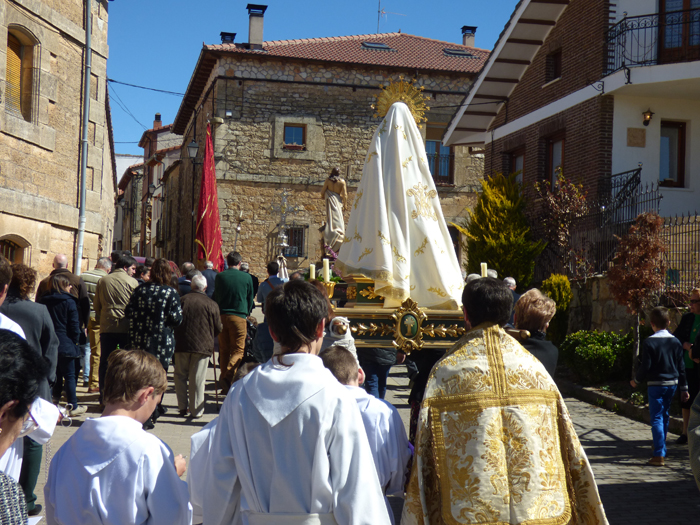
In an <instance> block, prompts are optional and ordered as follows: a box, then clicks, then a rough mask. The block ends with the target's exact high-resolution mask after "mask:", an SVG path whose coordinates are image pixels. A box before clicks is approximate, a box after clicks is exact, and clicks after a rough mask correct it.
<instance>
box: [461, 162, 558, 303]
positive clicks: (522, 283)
mask: <svg viewBox="0 0 700 525" xmlns="http://www.w3.org/2000/svg"><path fill="white" fill-rule="evenodd" d="M481 186H482V189H483V191H482V193H481V194H480V195H479V199H478V200H477V203H476V206H475V207H474V210H473V211H470V212H468V213H469V215H468V217H467V219H465V221H464V222H463V224H462V226H457V225H454V226H456V227H457V228H458V229H459V230H460V231H461V232H462V233H463V234H464V235H465V236H466V238H467V241H466V243H465V244H466V246H465V248H466V250H467V255H468V262H467V265H466V269H467V272H468V273H480V263H482V262H485V263H488V265H489V268H493V269H494V270H496V271H497V272H498V275H499V276H502V277H508V276H510V277H513V278H514V279H515V280H516V282H517V283H518V288H519V289H525V288H526V287H527V286H528V285H529V284H530V282H531V281H532V276H533V274H534V269H535V259H536V258H537V256H538V255H539V254H540V253H542V250H544V248H545V246H546V243H545V242H544V241H533V240H532V234H531V230H530V226H529V224H528V222H527V218H526V217H525V213H524V211H525V199H524V197H523V195H522V189H521V185H520V184H519V183H518V182H517V181H516V180H515V174H511V175H501V174H496V175H493V176H491V177H489V178H488V179H487V180H484V181H482V182H481Z"/></svg>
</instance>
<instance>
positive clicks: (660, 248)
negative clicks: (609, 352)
mask: <svg viewBox="0 0 700 525" xmlns="http://www.w3.org/2000/svg"><path fill="white" fill-rule="evenodd" d="M663 225H664V220H663V219H662V218H661V217H659V215H658V214H656V213H653V212H646V213H642V214H641V215H639V216H638V217H637V218H636V219H635V221H634V224H633V225H632V226H631V227H630V229H629V231H628V232H627V234H626V235H624V236H623V237H621V238H620V237H618V239H619V241H620V243H619V244H618V246H617V251H616V252H615V258H614V259H613V264H614V266H613V267H612V268H611V269H610V270H609V271H608V279H609V281H610V293H611V294H612V296H613V297H614V298H615V300H616V301H617V302H618V304H621V305H624V306H626V307H627V311H628V312H629V313H631V314H633V315H634V316H635V325H634V356H633V359H632V363H633V365H632V367H633V368H634V367H635V366H636V363H637V356H638V355H639V317H640V314H641V313H642V311H643V309H644V308H645V307H647V306H649V305H651V303H652V302H653V301H654V299H655V298H656V296H657V293H658V292H660V291H661V289H662V288H663V285H664V277H665V275H666V264H665V260H664V253H665V252H666V244H665V243H664V240H663V237H662V235H661V234H662V229H663ZM633 372H634V370H633Z"/></svg>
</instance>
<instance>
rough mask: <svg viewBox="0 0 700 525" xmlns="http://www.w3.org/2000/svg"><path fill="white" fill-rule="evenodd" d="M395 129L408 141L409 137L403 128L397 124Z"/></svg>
mask: <svg viewBox="0 0 700 525" xmlns="http://www.w3.org/2000/svg"><path fill="white" fill-rule="evenodd" d="M394 129H395V130H398V131H400V132H401V133H402V134H403V139H404V140H408V137H407V136H406V131H404V129H403V126H399V125H398V124H395V125H394ZM404 167H405V166H404Z"/></svg>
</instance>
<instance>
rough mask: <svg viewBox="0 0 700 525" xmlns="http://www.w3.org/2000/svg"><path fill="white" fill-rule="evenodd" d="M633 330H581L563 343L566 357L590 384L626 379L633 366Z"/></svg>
mask: <svg viewBox="0 0 700 525" xmlns="http://www.w3.org/2000/svg"><path fill="white" fill-rule="evenodd" d="M632 345H633V338H632V334H631V333H627V334H622V333H616V332H598V331H588V330H581V331H579V332H576V333H573V334H570V335H568V336H566V338H565V339H564V342H563V343H562V344H561V346H560V351H561V354H562V358H563V359H564V361H565V362H566V363H567V364H568V365H569V366H570V367H571V368H572V370H573V371H574V372H576V373H577V374H578V375H579V376H580V378H581V380H582V381H583V382H584V383H587V384H596V383H602V382H605V381H609V380H616V379H625V378H626V377H627V376H628V375H629V371H630V370H631V369H632Z"/></svg>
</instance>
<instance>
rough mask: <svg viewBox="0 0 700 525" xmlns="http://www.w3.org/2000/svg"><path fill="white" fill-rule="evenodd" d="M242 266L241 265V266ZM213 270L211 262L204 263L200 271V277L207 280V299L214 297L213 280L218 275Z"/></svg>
mask: <svg viewBox="0 0 700 525" xmlns="http://www.w3.org/2000/svg"><path fill="white" fill-rule="evenodd" d="M241 266H243V265H241ZM218 273H219V272H217V271H216V270H215V269H214V263H213V262H211V261H204V270H202V275H203V276H204V278H205V279H206V280H207V290H206V292H205V293H206V294H207V297H209V299H211V298H212V297H214V280H215V279H216V274H218Z"/></svg>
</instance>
